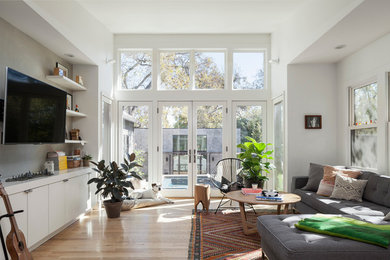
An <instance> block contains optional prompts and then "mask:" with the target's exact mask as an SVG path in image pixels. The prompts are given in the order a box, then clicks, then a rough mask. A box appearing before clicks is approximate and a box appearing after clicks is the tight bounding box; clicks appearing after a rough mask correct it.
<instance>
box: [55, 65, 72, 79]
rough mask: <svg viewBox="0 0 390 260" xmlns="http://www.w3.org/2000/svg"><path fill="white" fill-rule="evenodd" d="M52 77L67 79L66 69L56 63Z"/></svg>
mask: <svg viewBox="0 0 390 260" xmlns="http://www.w3.org/2000/svg"><path fill="white" fill-rule="evenodd" d="M54 75H56V76H65V77H69V71H68V68H67V67H65V66H64V65H62V64H61V63H59V62H56V67H55V68H54Z"/></svg>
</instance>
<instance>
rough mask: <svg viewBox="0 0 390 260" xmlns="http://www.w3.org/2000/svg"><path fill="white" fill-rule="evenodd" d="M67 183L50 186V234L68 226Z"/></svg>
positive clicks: (62, 182) (61, 182)
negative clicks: (66, 209)
mask: <svg viewBox="0 0 390 260" xmlns="http://www.w3.org/2000/svg"><path fill="white" fill-rule="evenodd" d="M65 182H66V180H65V181H60V182H56V183H53V184H50V185H49V233H52V232H54V231H56V230H57V229H59V228H60V227H62V226H63V225H65V224H66V220H65Z"/></svg>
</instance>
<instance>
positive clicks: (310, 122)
mask: <svg viewBox="0 0 390 260" xmlns="http://www.w3.org/2000/svg"><path fill="white" fill-rule="evenodd" d="M321 128H322V116H321V115H305V129H321Z"/></svg>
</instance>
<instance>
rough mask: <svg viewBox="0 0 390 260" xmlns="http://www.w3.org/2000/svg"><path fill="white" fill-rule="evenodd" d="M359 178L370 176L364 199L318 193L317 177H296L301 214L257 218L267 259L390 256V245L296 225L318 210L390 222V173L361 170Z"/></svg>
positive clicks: (294, 186) (294, 185) (368, 259)
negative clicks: (382, 245)
mask: <svg viewBox="0 0 390 260" xmlns="http://www.w3.org/2000/svg"><path fill="white" fill-rule="evenodd" d="M312 166H313V167H312ZM315 166H319V167H322V166H321V165H311V167H310V169H311V170H312V169H314V170H315V168H316V167H315ZM317 170H318V168H317ZM311 173H312V172H311ZM309 175H310V174H309ZM311 177H312V176H311ZM359 178H360V179H365V180H368V182H367V185H366V188H365V191H364V194H363V202H353V201H346V200H338V199H331V198H329V197H324V196H319V195H317V194H316V192H315V191H314V190H315V189H316V187H315V186H316V185H317V183H318V184H319V180H318V179H317V180H315V181H314V183H315V184H316V185H313V178H311V184H310V185H307V184H308V180H309V178H308V176H304V177H295V178H294V179H293V183H292V191H293V192H294V193H296V194H298V195H300V196H301V198H302V200H301V202H299V203H297V204H296V205H295V209H296V210H297V211H299V213H300V214H299V215H277V216H275V215H274V216H272V215H266V216H260V217H258V219H257V228H258V231H259V234H260V236H261V247H262V249H263V252H265V254H266V255H267V256H268V259H270V260H284V259H286V260H311V259H315V260H327V259H332V260H349V259H350V260H355V259H359V260H371V259H390V248H387V249H386V248H382V247H379V246H376V245H371V244H366V243H362V242H358V241H354V240H349V239H343V238H338V237H332V236H327V235H322V234H316V233H311V232H306V231H301V230H299V229H297V228H295V226H294V224H295V223H297V222H298V221H299V220H301V219H303V218H306V217H310V216H312V214H315V213H323V214H336V215H343V216H346V217H351V218H355V219H359V220H364V221H368V222H371V223H375V224H381V225H390V222H388V221H384V220H383V218H384V216H385V215H386V214H387V213H389V212H390V177H388V176H383V175H378V174H376V173H373V172H368V171H362V175H361V176H360V177H359ZM309 182H310V181H309ZM305 186H306V188H307V187H309V189H310V190H304V189H302V188H304V187H305ZM317 188H318V186H317Z"/></svg>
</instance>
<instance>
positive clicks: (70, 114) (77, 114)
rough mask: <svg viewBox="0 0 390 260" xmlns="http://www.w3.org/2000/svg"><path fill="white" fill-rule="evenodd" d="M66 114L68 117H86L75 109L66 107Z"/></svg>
mask: <svg viewBox="0 0 390 260" xmlns="http://www.w3.org/2000/svg"><path fill="white" fill-rule="evenodd" d="M66 116H68V117H86V116H87V115H86V114H83V113H80V112H76V111H73V110H69V109H67V110H66Z"/></svg>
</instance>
